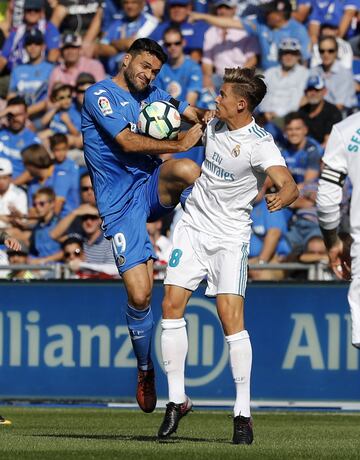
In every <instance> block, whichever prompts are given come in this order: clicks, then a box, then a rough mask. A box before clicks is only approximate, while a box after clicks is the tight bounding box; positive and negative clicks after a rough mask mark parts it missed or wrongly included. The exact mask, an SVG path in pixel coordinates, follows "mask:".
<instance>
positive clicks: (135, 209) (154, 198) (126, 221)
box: [103, 166, 174, 275]
mask: <svg viewBox="0 0 360 460" xmlns="http://www.w3.org/2000/svg"><path fill="white" fill-rule="evenodd" d="M160 168H161V166H158V167H157V168H156V169H155V170H154V172H153V173H152V174H151V176H149V178H148V180H147V181H146V182H144V183H143V184H141V185H140V186H139V187H138V188H137V189H136V190H135V192H134V197H133V199H132V200H131V202H130V203H129V207H128V208H127V210H126V213H124V214H123V215H122V216H121V217H119V219H115V220H113V221H112V222H110V223H109V224H108V225H107V224H106V220H105V221H104V223H103V230H104V232H105V236H106V238H108V239H111V242H112V248H113V253H114V257H115V262H116V266H117V268H118V270H119V273H120V275H121V274H122V273H124V272H126V270H129V269H130V268H133V267H135V266H136V265H139V264H141V263H144V262H146V261H147V260H149V259H157V257H156V255H155V252H154V248H153V245H152V243H151V241H150V238H149V235H148V232H147V230H146V222H152V221H155V220H158V219H160V218H161V217H162V216H164V215H165V214H168V213H169V212H171V211H172V210H173V209H174V206H169V207H167V206H163V205H162V204H161V202H160V198H159V193H158V185H159V174H160Z"/></svg>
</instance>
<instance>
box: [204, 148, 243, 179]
mask: <svg viewBox="0 0 360 460" xmlns="http://www.w3.org/2000/svg"><path fill="white" fill-rule="evenodd" d="M222 161H223V158H222V157H221V156H220V155H219V154H218V153H216V152H214V153H213V155H212V157H211V160H209V159H207V158H206V159H205V161H204V166H205V168H206V169H208V170H209V171H211V172H212V173H213V174H215V175H216V176H217V177H219V178H220V179H223V180H224V181H226V182H233V181H234V180H235V176H234V174H233V173H231V172H228V171H226V170H225V169H224V168H223V167H222V166H221V163H222Z"/></svg>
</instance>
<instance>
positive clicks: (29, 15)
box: [0, 0, 60, 71]
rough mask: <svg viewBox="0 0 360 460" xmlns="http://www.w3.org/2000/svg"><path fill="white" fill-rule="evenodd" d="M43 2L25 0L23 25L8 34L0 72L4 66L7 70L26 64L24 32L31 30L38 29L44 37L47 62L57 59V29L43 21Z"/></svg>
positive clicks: (58, 35) (2, 53) (41, 0)
mask: <svg viewBox="0 0 360 460" xmlns="http://www.w3.org/2000/svg"><path fill="white" fill-rule="evenodd" d="M43 15H44V1H43V0H25V3H24V19H23V21H24V23H23V24H22V25H21V26H19V27H18V28H17V29H14V30H12V31H11V32H10V35H9V36H8V38H7V39H6V41H5V43H4V46H3V48H2V50H1V54H0V71H2V70H3V69H4V68H5V67H6V66H7V68H8V69H9V70H12V68H13V67H14V66H16V65H18V64H26V63H27V62H28V61H29V57H28V55H27V53H26V50H25V49H24V35H25V32H26V31H28V30H31V29H35V28H36V29H39V30H40V31H41V32H42V33H43V34H44V37H45V45H46V46H45V50H46V58H47V60H48V61H49V62H56V61H57V60H58V58H59V55H60V52H59V40H60V34H59V31H58V29H57V28H56V27H55V26H54V24H52V23H51V22H47V21H46V20H45V19H43Z"/></svg>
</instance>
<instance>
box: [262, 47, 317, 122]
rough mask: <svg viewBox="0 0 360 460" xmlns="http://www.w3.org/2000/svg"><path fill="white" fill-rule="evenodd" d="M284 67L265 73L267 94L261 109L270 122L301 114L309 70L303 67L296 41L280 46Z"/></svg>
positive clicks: (299, 48)
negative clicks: (292, 113)
mask: <svg viewBox="0 0 360 460" xmlns="http://www.w3.org/2000/svg"><path fill="white" fill-rule="evenodd" d="M279 59H280V65H279V66H276V67H271V68H270V69H267V70H266V71H265V82H266V85H267V93H266V95H265V97H264V99H263V101H262V102H261V104H260V106H259V110H260V111H261V112H264V113H265V115H266V118H267V119H268V120H269V121H270V120H273V119H274V118H282V117H284V116H285V115H286V114H288V113H289V112H293V111H295V110H298V109H299V107H300V101H301V99H302V97H303V94H304V88H305V84H306V80H307V79H308V75H309V70H308V69H307V68H306V67H304V66H303V65H301V64H300V59H301V46H300V43H299V41H298V40H297V39H296V38H284V39H282V40H281V42H280V44H279Z"/></svg>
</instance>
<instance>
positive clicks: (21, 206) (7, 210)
mask: <svg viewBox="0 0 360 460" xmlns="http://www.w3.org/2000/svg"><path fill="white" fill-rule="evenodd" d="M12 173H13V167H12V163H11V161H10V160H7V159H6V158H0V229H1V230H3V229H5V228H6V229H7V232H8V233H9V234H13V233H12V232H11V230H9V227H12V218H14V217H20V216H23V215H26V214H27V212H28V205H27V196H26V193H25V192H24V190H22V189H21V188H20V187H17V186H16V185H14V184H13V183H12V182H11V181H12Z"/></svg>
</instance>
